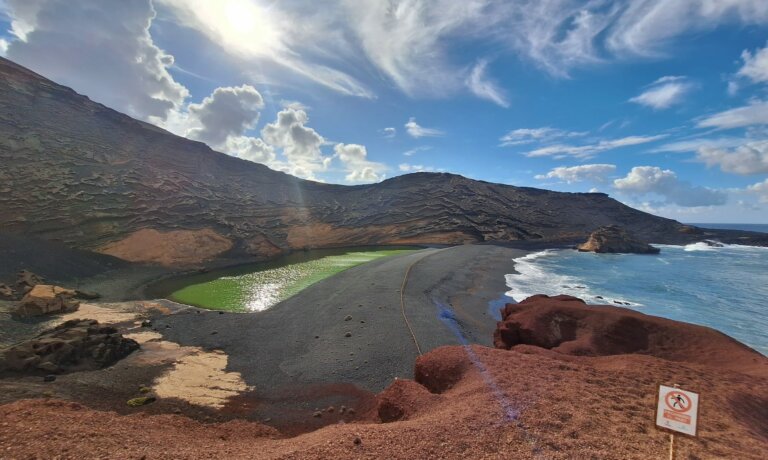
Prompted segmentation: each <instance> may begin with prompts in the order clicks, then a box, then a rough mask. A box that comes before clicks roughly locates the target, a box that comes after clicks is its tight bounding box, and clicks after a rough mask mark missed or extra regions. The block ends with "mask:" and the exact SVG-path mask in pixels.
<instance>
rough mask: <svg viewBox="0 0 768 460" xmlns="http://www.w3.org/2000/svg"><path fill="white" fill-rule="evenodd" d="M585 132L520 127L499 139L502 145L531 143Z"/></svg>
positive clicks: (550, 140)
mask: <svg viewBox="0 0 768 460" xmlns="http://www.w3.org/2000/svg"><path fill="white" fill-rule="evenodd" d="M586 134H587V133H585V132H574V131H563V130H560V129H556V128H550V127H543V128H520V129H514V130H512V131H510V132H508V133H507V134H505V135H504V136H502V137H501V138H500V139H499V140H500V141H501V144H500V145H501V146H502V147H509V146H513V145H521V144H529V143H531V142H552V141H555V140H557V139H562V138H566V137H580V136H585V135H586Z"/></svg>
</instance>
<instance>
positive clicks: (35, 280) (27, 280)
mask: <svg viewBox="0 0 768 460" xmlns="http://www.w3.org/2000/svg"><path fill="white" fill-rule="evenodd" d="M44 282H45V279H44V278H42V277H40V276H37V275H36V274H34V273H32V272H31V271H29V270H21V271H20V272H19V274H18V275H16V293H17V294H18V295H24V294H26V293H28V292H29V291H31V290H32V288H33V287H35V286H37V285H38V284H43V283H44Z"/></svg>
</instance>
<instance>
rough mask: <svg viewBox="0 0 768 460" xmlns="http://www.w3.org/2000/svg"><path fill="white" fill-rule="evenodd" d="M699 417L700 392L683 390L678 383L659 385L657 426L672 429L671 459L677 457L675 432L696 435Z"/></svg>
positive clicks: (670, 438) (670, 436) (670, 439)
mask: <svg viewBox="0 0 768 460" xmlns="http://www.w3.org/2000/svg"><path fill="white" fill-rule="evenodd" d="M698 417H699V394H698V393H694V392H692V391H687V390H682V389H680V388H678V386H677V385H675V386H674V387H668V386H665V385H659V397H658V402H657V404H656V426H658V427H660V428H665V429H667V430H672V433H671V434H670V435H669V459H670V460H674V458H675V432H679V433H683V434H687V435H689V436H696V428H697V423H698Z"/></svg>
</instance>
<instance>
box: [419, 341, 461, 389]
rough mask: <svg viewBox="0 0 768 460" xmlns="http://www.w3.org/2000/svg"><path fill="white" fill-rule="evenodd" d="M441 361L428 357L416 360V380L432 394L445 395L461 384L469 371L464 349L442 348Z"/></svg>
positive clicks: (420, 357) (424, 356)
mask: <svg viewBox="0 0 768 460" xmlns="http://www.w3.org/2000/svg"><path fill="white" fill-rule="evenodd" d="M438 349H439V350H442V353H440V355H439V356H440V359H434V357H433V356H432V357H430V358H427V356H428V355H423V356H419V357H418V358H417V359H416V366H415V368H414V378H415V379H416V381H417V382H419V383H420V384H422V385H424V386H425V387H426V388H427V389H428V390H429V391H431V392H432V393H438V394H439V393H443V392H444V391H446V390H448V389H449V388H452V387H453V386H454V385H455V384H456V383H457V382H459V381H460V380H461V379H462V377H463V376H464V373H465V372H466V371H467V369H469V368H470V365H469V363H468V362H467V354H466V351H465V350H464V349H463V348H462V347H440V348H438Z"/></svg>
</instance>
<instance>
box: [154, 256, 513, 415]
mask: <svg viewBox="0 0 768 460" xmlns="http://www.w3.org/2000/svg"><path fill="white" fill-rule="evenodd" d="M524 254H526V251H524V250H520V249H512V248H507V247H502V246H495V245H464V246H456V247H449V248H445V249H424V250H421V251H418V252H415V253H412V254H407V255H402V256H396V257H390V258H386V259H383V260H379V261H374V262H371V263H368V264H364V265H361V266H358V267H354V268H351V269H349V270H346V271H344V272H342V273H340V274H338V275H335V276H333V277H331V278H328V279H326V280H324V281H321V282H319V283H317V284H315V285H313V286H311V287H309V288H307V289H305V290H304V291H302V292H300V293H299V294H297V295H295V296H293V297H291V298H290V299H288V300H286V301H284V302H282V303H280V304H278V305H277V306H275V307H273V308H272V309H270V310H267V311H265V312H261V313H242V314H238V313H225V314H220V313H219V312H214V311H205V310H198V309H189V310H187V311H184V312H181V313H178V314H175V315H171V316H164V317H161V318H158V319H157V320H156V321H155V323H154V328H155V329H157V331H158V332H160V333H162V334H163V336H164V338H165V339H166V340H170V341H173V342H177V343H180V344H181V345H191V346H198V347H202V348H204V349H210V350H213V349H218V350H222V351H224V352H225V353H226V354H227V355H228V356H229V363H228V366H227V370H228V371H235V372H239V373H241V374H242V376H243V378H244V380H245V381H246V383H247V384H248V385H250V386H253V387H254V392H253V394H252V395H251V396H252V397H253V398H256V399H257V400H258V401H259V403H260V404H259V412H260V416H261V417H265V418H272V419H275V418H278V417H280V414H284V413H285V409H286V406H287V405H288V404H289V403H290V405H291V406H293V407H294V408H296V407H295V406H296V405H297V401H296V400H297V399H298V400H303V401H302V402H301V405H303V406H305V407H306V410H309V411H311V410H312V409H313V408H314V407H315V406H316V405H319V404H320V402H318V397H317V395H318V394H322V397H321V398H320V399H323V400H326V399H327V400H328V401H330V402H331V403H332V402H333V401H334V398H333V397H328V391H326V390H327V388H326V389H322V388H320V387H323V386H327V385H336V384H352V385H355V386H356V387H357V388H359V389H360V390H364V391H366V392H377V391H380V390H382V389H383V388H385V387H386V386H387V385H388V384H389V383H391V381H392V380H393V379H394V378H396V377H400V378H412V377H413V362H414V359H415V358H416V356H417V355H418V351H417V348H416V345H415V343H414V339H413V337H412V336H411V333H410V331H409V329H408V327H407V326H406V323H405V321H404V318H403V314H402V308H401V302H400V289H401V286H402V284H403V279H404V277H405V274H406V271H408V268H409V267H410V273H409V276H408V282H407V285H406V288H405V291H404V296H403V300H404V304H405V313H406V316H407V318H408V321H409V323H410V325H411V327H412V330H413V333H414V335H415V337H416V340H417V341H418V344H419V346H420V348H421V351H422V352H423V353H426V352H428V351H429V350H432V349H434V348H436V347H439V346H442V345H455V344H459V343H462V342H461V340H462V339H461V337H460V335H463V336H464V337H465V338H466V340H467V341H469V342H470V343H479V344H483V345H490V342H491V337H492V335H493V329H494V327H495V324H496V320H495V319H494V318H493V316H492V314H491V310H490V308H489V302H491V301H493V300H496V299H498V298H499V297H500V296H502V295H503V293H504V292H505V291H506V290H507V289H506V286H505V283H504V274H505V273H512V272H513V267H514V263H513V261H512V260H513V259H514V258H516V257H520V256H522V255H524ZM438 302H439V303H442V304H444V305H447V306H448V307H449V308H450V309H451V310H452V311H453V312H454V313H455V323H454V324H455V325H456V326H457V327H458V330H460V331H461V334H460V335H457V333H456V332H455V331H456V329H457V328H456V327H450V326H449V325H448V324H446V322H445V321H444V320H441V318H440V309H439V308H438V306H437V303H438ZM347 317H351V319H349V320H345V319H346V318H347ZM347 333H349V334H347ZM347 335H349V336H347ZM331 393H334V392H333V391H331ZM343 393H344V394H345V396H344V397H343V398H342V399H341V400H338V401H337V402H338V403H340V404H344V398H346V399H347V401H346V402H347V404H348V405H355V401H348V399H349V397H350V394H349V393H350V392H349V389H348V388H347V389H345V391H344V392H343ZM267 400H272V401H273V404H271V405H270V404H268V403H267V404H265V401H267ZM297 415H298V414H297ZM303 416H306V412H305V413H304V415H303Z"/></svg>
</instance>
